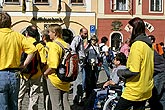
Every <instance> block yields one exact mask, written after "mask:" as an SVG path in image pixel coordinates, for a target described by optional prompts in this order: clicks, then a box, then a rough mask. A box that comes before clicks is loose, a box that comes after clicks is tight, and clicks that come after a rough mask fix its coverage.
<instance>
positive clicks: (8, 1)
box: [5, 0, 20, 5]
mask: <svg viewBox="0 0 165 110" xmlns="http://www.w3.org/2000/svg"><path fill="white" fill-rule="evenodd" d="M19 3H20V0H5V4H12V5H13V4H19Z"/></svg>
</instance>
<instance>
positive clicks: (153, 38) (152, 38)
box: [148, 35, 156, 43]
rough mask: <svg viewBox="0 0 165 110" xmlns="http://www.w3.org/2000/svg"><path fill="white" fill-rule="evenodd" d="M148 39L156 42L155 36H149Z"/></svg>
mask: <svg viewBox="0 0 165 110" xmlns="http://www.w3.org/2000/svg"><path fill="white" fill-rule="evenodd" d="M148 37H149V38H150V39H151V40H152V41H153V43H154V42H155V40H156V38H155V36H154V35H149V36H148Z"/></svg>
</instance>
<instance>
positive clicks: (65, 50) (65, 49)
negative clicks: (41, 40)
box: [54, 41, 69, 64]
mask: <svg viewBox="0 0 165 110" xmlns="http://www.w3.org/2000/svg"><path fill="white" fill-rule="evenodd" d="M54 42H55V43H56V44H58V45H59V46H60V47H61V48H62V50H63V51H64V53H66V52H67V50H69V49H68V48H65V47H64V46H63V45H62V44H61V43H60V42H58V41H54ZM67 47H69V44H67ZM68 54H69V52H68ZM66 57H67V54H64V56H63V58H64V59H66ZM62 64H65V62H64V60H62Z"/></svg>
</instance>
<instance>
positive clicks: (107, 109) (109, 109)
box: [103, 96, 117, 110]
mask: <svg viewBox="0 0 165 110" xmlns="http://www.w3.org/2000/svg"><path fill="white" fill-rule="evenodd" d="M115 99H116V96H111V97H109V98H108V100H107V101H106V102H105V104H104V107H103V110H114V108H115V106H116V104H117V101H116V100H115Z"/></svg>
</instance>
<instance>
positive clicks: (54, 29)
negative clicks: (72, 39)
mask: <svg viewBox="0 0 165 110" xmlns="http://www.w3.org/2000/svg"><path fill="white" fill-rule="evenodd" d="M48 29H49V31H51V32H53V33H56V36H58V37H60V38H62V27H61V26H60V25H59V24H51V25H49V28H48Z"/></svg>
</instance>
